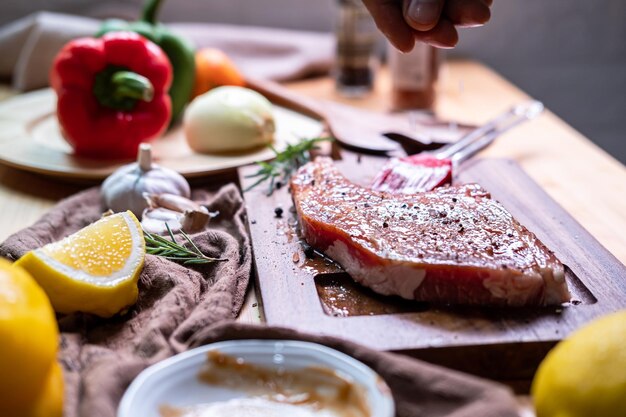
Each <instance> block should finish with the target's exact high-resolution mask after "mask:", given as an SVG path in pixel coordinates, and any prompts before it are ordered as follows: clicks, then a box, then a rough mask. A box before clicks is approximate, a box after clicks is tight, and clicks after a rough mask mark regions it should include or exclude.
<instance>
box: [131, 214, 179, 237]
mask: <svg viewBox="0 0 626 417" xmlns="http://www.w3.org/2000/svg"><path fill="white" fill-rule="evenodd" d="M184 216H185V215H184V214H183V213H180V212H178V211H174V210H170V209H167V208H163V207H157V208H147V209H145V210H144V211H143V215H142V218H141V227H143V229H144V230H145V231H146V232H148V233H152V234H158V235H163V234H166V233H167V227H166V226H165V223H167V225H168V226H169V227H170V229H171V230H172V232H173V233H176V232H178V231H179V230H181V229H182V227H183V226H182V220H183V218H184Z"/></svg>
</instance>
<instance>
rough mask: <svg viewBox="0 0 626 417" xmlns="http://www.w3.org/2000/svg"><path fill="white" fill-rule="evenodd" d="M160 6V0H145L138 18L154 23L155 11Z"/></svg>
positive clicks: (155, 20) (157, 10) (155, 19)
mask: <svg viewBox="0 0 626 417" xmlns="http://www.w3.org/2000/svg"><path fill="white" fill-rule="evenodd" d="M160 7H161V0H147V1H146V4H145V5H144V7H143V12H142V14H141V19H139V20H140V21H142V22H146V23H150V24H151V25H154V24H155V23H156V22H157V13H158V12H159V8H160Z"/></svg>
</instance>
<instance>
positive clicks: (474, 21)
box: [443, 0, 491, 27]
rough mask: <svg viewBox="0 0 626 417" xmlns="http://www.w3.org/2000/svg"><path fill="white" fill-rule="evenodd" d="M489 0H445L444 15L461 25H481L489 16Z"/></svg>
mask: <svg viewBox="0 0 626 417" xmlns="http://www.w3.org/2000/svg"><path fill="white" fill-rule="evenodd" d="M490 4H491V0H447V1H446V4H445V6H444V10H443V13H444V15H445V16H446V17H447V18H448V19H449V20H450V21H451V22H452V23H454V24H455V25H457V26H461V27H472V26H481V25H484V24H485V23H487V22H488V21H489V19H490V18H491V10H490V9H489V5H490Z"/></svg>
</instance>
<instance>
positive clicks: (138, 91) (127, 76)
mask: <svg viewBox="0 0 626 417" xmlns="http://www.w3.org/2000/svg"><path fill="white" fill-rule="evenodd" d="M111 85H112V87H113V95H114V97H116V98H126V97H128V98H134V99H137V100H143V101H152V99H153V98H154V87H153V86H152V83H151V82H150V80H149V79H147V78H146V77H144V76H143V75H139V74H137V73H136V72H132V71H117V72H115V73H113V75H112V76H111Z"/></svg>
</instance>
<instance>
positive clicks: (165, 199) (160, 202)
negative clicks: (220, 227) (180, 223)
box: [144, 193, 208, 214]
mask: <svg viewBox="0 0 626 417" xmlns="http://www.w3.org/2000/svg"><path fill="white" fill-rule="evenodd" d="M144 198H146V200H147V201H148V204H149V206H150V207H165V208H168V209H170V210H174V211H178V212H180V213H184V212H185V211H203V212H206V213H207V214H208V210H207V209H206V207H204V206H201V205H200V204H198V203H196V202H195V201H193V200H190V199H188V198H185V197H182V196H179V195H176V194H169V193H162V194H144Z"/></svg>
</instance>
